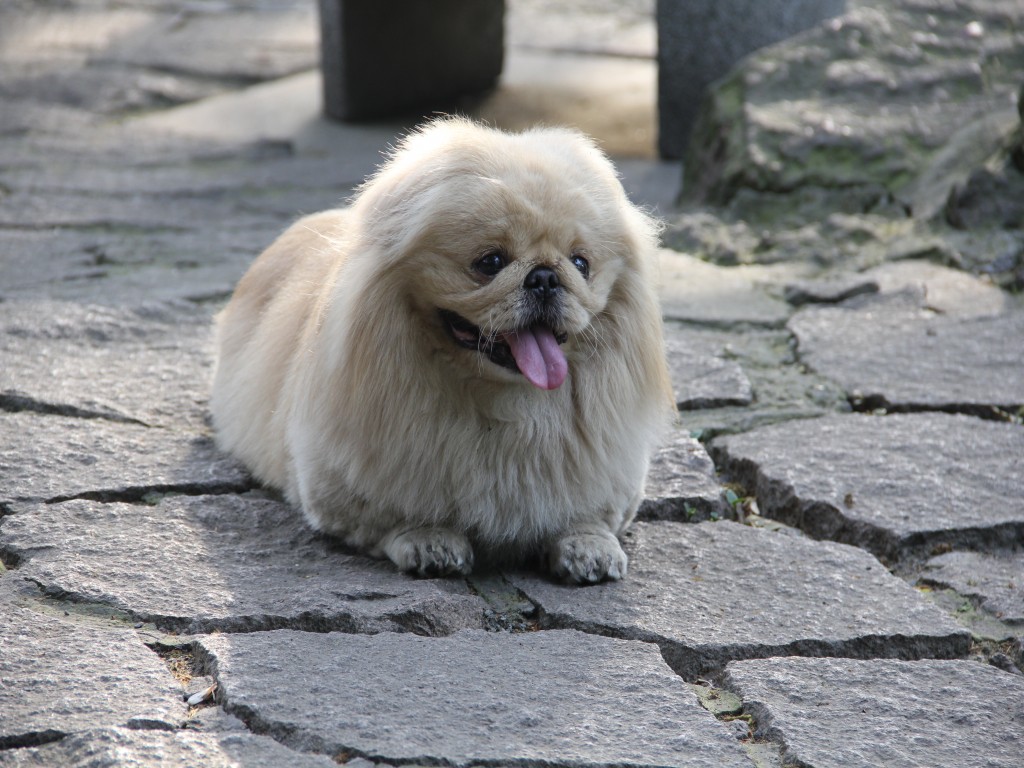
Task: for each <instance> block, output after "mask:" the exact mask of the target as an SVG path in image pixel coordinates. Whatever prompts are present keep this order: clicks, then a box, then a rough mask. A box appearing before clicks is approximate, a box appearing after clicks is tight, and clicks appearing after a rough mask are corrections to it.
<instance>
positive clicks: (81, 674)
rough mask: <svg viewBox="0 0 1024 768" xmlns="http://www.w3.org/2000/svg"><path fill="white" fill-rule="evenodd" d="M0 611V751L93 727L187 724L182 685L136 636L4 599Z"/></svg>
mask: <svg viewBox="0 0 1024 768" xmlns="http://www.w3.org/2000/svg"><path fill="white" fill-rule="evenodd" d="M5 578H6V577H5ZM0 610H2V611H3V616H4V621H3V635H2V640H3V653H2V654H0V679H2V680H3V683H4V684H3V685H2V686H0V711H2V712H3V713H4V716H3V717H2V718H0V749H2V748H5V747H15V746H31V745H33V744H40V743H45V742H46V741H52V740H53V739H54V738H57V737H59V736H60V735H61V734H65V733H72V732H75V731H81V730H86V729H89V728H97V727H103V726H129V727H133V728H154V729H162V730H173V729H175V728H178V727H179V726H180V725H181V723H182V722H183V721H184V719H185V714H186V707H185V703H184V702H183V701H182V698H181V689H180V687H179V686H178V685H177V683H175V681H174V678H172V677H171V674H170V672H168V670H167V667H166V666H164V663H163V662H162V661H161V660H160V657H159V656H157V655H156V654H155V653H153V652H152V651H150V650H149V649H148V648H146V646H144V645H143V644H142V643H141V642H140V641H139V639H138V637H137V636H136V635H135V633H134V632H132V631H130V630H106V631H104V630H99V629H94V628H91V627H85V626H81V625H77V624H74V623H72V622H70V621H62V620H60V619H57V618H53V617H51V616H45V615H41V614H38V613H36V612H34V611H32V610H29V609H27V608H23V607H21V606H18V605H12V604H8V603H6V602H5V603H3V604H0Z"/></svg>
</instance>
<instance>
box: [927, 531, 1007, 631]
mask: <svg viewBox="0 0 1024 768" xmlns="http://www.w3.org/2000/svg"><path fill="white" fill-rule="evenodd" d="M920 578H921V580H922V581H924V582H925V583H927V584H932V585H935V586H940V587H945V588H948V589H953V590H956V592H958V593H959V594H961V595H964V596H966V597H970V598H972V599H975V600H977V601H978V603H979V604H980V607H981V608H982V610H984V611H986V612H988V613H989V614H991V615H992V616H994V617H995V618H997V619H999V620H1000V621H1004V622H1006V623H1008V624H1011V625H1014V626H1017V627H1018V628H1019V629H1020V630H1021V631H1022V632H1024V552H1020V551H1015V552H1001V553H987V552H968V551H962V552H946V553H944V554H941V555H937V556H936V557H933V558H931V559H929V560H928V561H927V562H926V563H925V566H924V570H923V571H922V573H921V576H920Z"/></svg>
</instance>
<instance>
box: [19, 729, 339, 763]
mask: <svg viewBox="0 0 1024 768" xmlns="http://www.w3.org/2000/svg"><path fill="white" fill-rule="evenodd" d="M56 765H59V766H62V768H126V767H127V766H140V768H141V767H142V766H160V768H196V766H203V768H241V767H242V766H244V768H281V766H286V765H287V766H292V765H294V766H296V768H337V766H338V764H337V763H336V762H335V761H334V760H332V759H330V758H329V757H327V756H325V755H310V754H303V753H301V752H295V751H293V750H290V749H288V748H287V747H282V746H281V745H280V744H278V743H277V742H276V741H274V740H273V739H270V738H268V737H266V736H254V735H252V734H244V733H223V734H212V733H195V732H193V731H185V730H178V731H175V732H173V733H165V732H162V731H138V730H128V729H125V728H104V729H96V730H90V731H85V732H83V733H76V734H73V735H71V736H67V737H65V738H63V739H61V740H60V741H59V742H57V743H55V744H47V745H45V746H42V747H36V748H33V749H18V750H12V751H9V752H0V766H3V768H51V767H52V766H56Z"/></svg>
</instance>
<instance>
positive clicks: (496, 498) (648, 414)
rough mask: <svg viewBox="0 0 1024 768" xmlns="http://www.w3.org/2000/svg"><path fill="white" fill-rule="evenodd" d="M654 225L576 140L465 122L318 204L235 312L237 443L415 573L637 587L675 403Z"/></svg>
mask: <svg viewBox="0 0 1024 768" xmlns="http://www.w3.org/2000/svg"><path fill="white" fill-rule="evenodd" d="M658 234H659V226H658V224H657V223H656V221H655V220H654V219H653V218H651V217H650V216H648V215H647V214H645V213H644V212H643V211H641V210H640V209H638V208H637V207H635V206H633V205H632V204H631V203H630V202H629V201H628V200H627V198H626V195H625V193H624V191H623V188H622V185H621V184H620V183H619V180H618V177H617V175H616V173H615V170H614V168H613V166H612V164H611V163H610V162H609V160H608V159H607V158H606V157H605V156H604V154H603V153H602V152H601V151H600V150H599V149H598V148H597V146H596V145H595V144H594V143H593V141H591V140H590V139H588V138H586V137H584V136H583V135H582V134H579V133H577V132H575V131H571V130H567V129H556V128H537V129H533V130H528V131H525V132H523V133H518V134H512V133H506V132H503V131H499V130H496V129H492V128H489V127H485V126H482V125H479V124H477V123H474V122H471V121H469V120H466V119H461V118H446V119H439V120H435V121H433V122H431V123H428V124H427V125H426V126H425V127H423V128H421V129H419V130H417V131H415V132H413V133H412V134H410V135H408V136H407V137H406V138H405V139H404V140H402V141H401V143H400V144H399V146H398V148H397V149H396V150H395V151H394V152H393V154H392V155H391V156H390V158H389V159H388V160H387V161H386V162H385V163H384V164H383V165H382V166H381V167H380V168H379V170H378V171H377V172H376V173H375V174H374V175H373V176H372V177H370V178H369V179H368V180H367V181H366V182H365V183H364V184H363V185H362V186H361V187H360V188H359V189H358V190H357V192H356V194H355V196H354V197H353V199H352V201H351V204H350V205H349V206H348V207H347V208H341V209H337V210H329V211H325V212H322V213H317V214H314V215H310V216H307V217H305V218H303V219H301V220H299V221H298V222H297V223H295V224H294V225H292V226H291V228H289V229H288V230H287V231H285V232H284V234H282V235H281V236H280V237H279V239H278V240H277V241H276V242H274V243H273V244H272V245H271V246H270V247H269V248H268V249H267V250H266V251H264V252H263V254H262V255H260V256H259V258H258V259H257V260H256V261H255V262H254V263H253V264H252V266H251V268H250V269H249V270H248V272H247V273H246V274H245V275H244V277H243V278H242V279H241V281H240V282H239V283H238V285H237V288H236V289H235V291H234V294H233V296H232V298H231V300H230V302H229V303H228V305H227V306H226V308H225V309H224V310H223V311H222V312H221V313H220V314H219V315H218V317H217V319H216V331H215V344H216V352H217V362H216V369H215V375H214V383H213V389H212V394H211V411H212V417H213V425H214V429H215V432H216V436H217V441H218V444H219V446H220V447H221V448H222V449H224V450H226V451H227V452H229V453H231V454H233V455H235V456H236V457H237V458H239V459H240V460H241V461H242V462H244V463H245V464H246V465H247V467H248V468H249V469H250V471H251V472H252V474H253V475H254V476H255V477H256V478H257V479H258V480H260V481H262V482H263V483H265V484H269V485H271V486H275V487H277V488H280V489H282V490H283V491H284V494H285V497H286V499H287V500H288V501H289V502H291V503H292V504H294V505H296V506H298V507H300V508H301V509H302V511H303V513H304V514H305V517H306V518H307V520H308V521H309V523H310V524H311V525H312V526H313V527H314V528H316V529H318V530H320V531H323V532H326V533H328V534H331V535H333V536H336V537H339V538H341V539H342V540H344V542H346V543H347V544H348V545H349V546H352V547H355V548H357V549H359V550H361V551H363V552H366V553H368V554H370V555H372V556H375V557H382V556H386V557H387V558H390V560H392V561H393V562H394V564H395V565H396V566H397V567H398V568H399V569H401V570H403V571H408V572H413V573H416V574H419V575H423V576H437V575H444V574H452V573H462V574H466V573H469V572H470V570H471V569H472V567H473V563H474V552H475V551H476V552H477V553H484V554H485V555H486V556H487V557H488V558H492V559H495V560H508V559H510V558H511V559H516V560H520V561H521V560H522V559H523V558H525V557H528V556H538V555H539V556H540V557H541V558H542V559H543V560H546V563H547V566H548V568H549V569H550V571H551V572H552V573H553V574H554V575H555V577H557V578H559V579H561V580H564V581H567V582H574V583H580V584H583V583H594V582H598V581H602V580H604V579H612V580H615V579H620V578H622V577H624V576H625V575H626V571H627V557H626V554H625V553H624V552H623V550H622V547H621V546H620V542H619V539H618V537H619V535H620V534H621V533H622V532H623V530H624V529H625V527H626V526H627V525H629V523H630V522H631V521H632V519H633V517H634V515H635V514H636V510H637V508H638V506H639V504H640V501H641V499H642V498H643V489H644V480H645V476H646V473H647V468H648V464H649V460H650V456H651V454H652V452H653V451H654V450H655V448H656V447H657V445H658V443H659V441H660V439H661V437H662V435H663V433H664V431H665V429H666V428H667V426H668V425H669V424H670V423H671V421H672V419H673V418H674V416H675V413H676V410H675V404H674V400H673V397H672V389H671V386H670V382H669V377H668V371H667V366H666V362H665V352H664V343H663V336H662V320H661V313H660V308H659V304H658V299H657V294H656V287H655V281H654V277H655V275H654V273H655V271H656V260H657V255H656V247H657V238H658Z"/></svg>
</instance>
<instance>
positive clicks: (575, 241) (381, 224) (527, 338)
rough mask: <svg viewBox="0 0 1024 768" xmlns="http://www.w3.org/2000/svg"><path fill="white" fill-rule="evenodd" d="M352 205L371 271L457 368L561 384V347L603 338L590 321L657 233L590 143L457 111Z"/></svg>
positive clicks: (413, 140) (642, 265) (607, 309)
mask: <svg viewBox="0 0 1024 768" xmlns="http://www.w3.org/2000/svg"><path fill="white" fill-rule="evenodd" d="M355 209H356V211H358V212H359V213H360V214H361V215H360V216H359V217H358V218H359V220H360V221H362V222H363V227H364V233H363V234H364V237H366V238H368V241H369V242H371V243H373V244H374V245H375V251H376V256H375V258H377V259H379V260H380V262H379V263H378V264H377V265H376V267H375V268H377V269H381V270H384V271H386V272H387V273H388V274H389V275H391V276H392V277H394V278H396V279H398V280H400V281H401V282H402V283H403V284H404V286H405V288H404V290H403V293H404V294H405V296H406V297H407V301H408V302H409V304H410V307H411V310H412V312H414V313H415V315H416V316H417V319H418V321H419V322H420V323H421V325H422V326H423V327H425V328H428V329H429V331H430V332H431V333H433V334H434V336H435V339H436V341H437V343H438V345H440V346H441V348H442V349H447V350H449V351H450V352H451V355H450V359H451V360H452V361H453V362H452V364H453V365H464V366H471V367H472V371H473V374H474V375H478V376H484V377H487V378H492V379H494V378H497V379H504V380H509V381H511V380H515V381H522V380H523V378H524V377H525V379H526V380H528V381H529V382H530V383H532V384H533V385H534V386H536V387H539V388H542V389H555V388H557V387H559V386H560V385H561V384H562V382H563V381H564V380H565V378H566V376H567V372H568V369H569V362H568V359H567V352H570V353H572V352H573V351H578V352H580V353H581V354H583V353H585V352H586V351H587V350H590V351H591V352H593V350H594V349H595V348H597V347H598V346H600V345H601V344H602V338H601V336H600V329H598V328H596V327H595V318H598V317H600V316H602V314H603V313H614V312H615V308H614V306H613V305H614V303H615V301H616V293H617V292H620V293H621V292H622V291H623V290H625V289H624V288H623V285H624V282H623V278H624V276H625V275H630V276H634V277H635V276H637V275H638V273H640V272H643V271H645V270H646V269H647V266H646V261H648V260H649V257H650V253H651V252H652V248H653V245H654V240H655V237H656V231H657V229H656V225H655V224H654V223H653V222H652V220H651V219H649V218H648V217H647V216H645V215H644V214H643V213H642V212H640V211H639V210H638V209H636V208H635V207H634V206H632V205H631V204H630V203H629V202H628V201H627V199H626V197H625V194H624V192H623V190H622V186H621V184H620V183H619V181H618V179H617V177H616V175H615V171H614V169H613V168H612V166H611V164H610V163H609V161H608V160H607V158H606V157H605V156H604V155H603V154H602V153H601V152H600V151H599V150H598V149H597V148H596V146H595V145H594V144H593V143H592V142H591V141H590V140H589V139H586V138H584V137H583V136H581V135H580V134H577V133H575V132H572V131H567V130H559V129H539V130H534V131H529V132H526V133H522V134H507V133H503V132H500V131H497V130H493V129H489V128H484V127H481V126H479V125H476V124H473V123H471V122H469V121H465V120H441V121H436V122H434V123H431V124H430V125H428V126H427V127H426V128H425V129H423V130H422V131H420V132H418V133H416V134H413V135H412V136H410V137H409V138H408V139H406V140H405V141H404V142H403V143H402V144H401V145H400V146H399V148H398V150H397V151H396V152H395V154H394V155H393V157H392V158H391V159H390V161H389V162H388V163H387V164H386V165H385V166H384V167H383V168H382V169H381V170H380V171H379V172H378V173H377V175H376V176H374V177H373V178H372V179H371V180H370V181H369V182H368V183H367V184H366V185H365V186H364V188H363V189H362V191H361V192H360V195H359V197H358V198H357V200H356V201H355ZM626 282H628V281H626ZM446 358H448V356H446Z"/></svg>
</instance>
